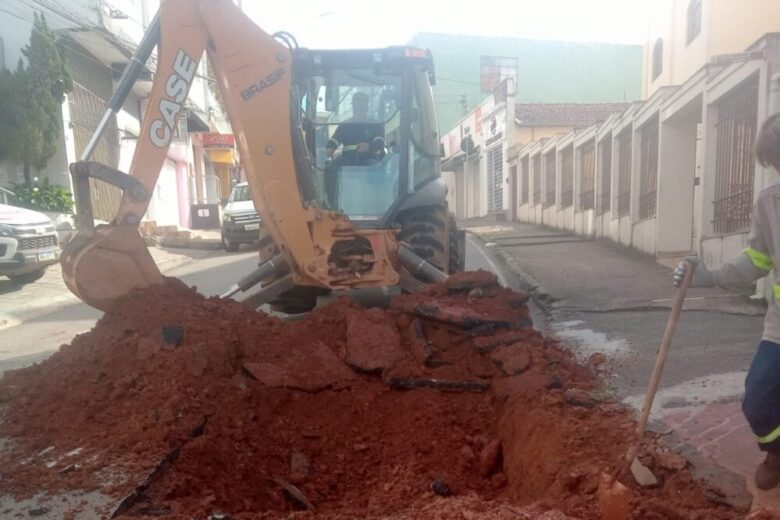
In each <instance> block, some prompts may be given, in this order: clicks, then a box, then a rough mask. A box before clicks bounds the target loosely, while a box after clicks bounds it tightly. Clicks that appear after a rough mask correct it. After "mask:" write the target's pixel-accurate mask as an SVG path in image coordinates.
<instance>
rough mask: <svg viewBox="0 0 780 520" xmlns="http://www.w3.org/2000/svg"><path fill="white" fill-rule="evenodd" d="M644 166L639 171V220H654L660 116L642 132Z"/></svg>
mask: <svg viewBox="0 0 780 520" xmlns="http://www.w3.org/2000/svg"><path fill="white" fill-rule="evenodd" d="M641 135H642V164H641V167H640V169H639V218H640V219H646V218H652V217H654V216H655V213H656V205H657V199H658V196H657V185H658V116H654V117H653V119H651V120H650V122H648V123H647V124H645V126H643V127H642V130H641Z"/></svg>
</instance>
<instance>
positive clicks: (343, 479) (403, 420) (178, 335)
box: [0, 272, 745, 520]
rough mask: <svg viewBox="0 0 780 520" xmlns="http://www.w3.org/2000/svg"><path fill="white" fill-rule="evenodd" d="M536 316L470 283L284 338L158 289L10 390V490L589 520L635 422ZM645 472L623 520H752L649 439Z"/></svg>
mask: <svg viewBox="0 0 780 520" xmlns="http://www.w3.org/2000/svg"><path fill="white" fill-rule="evenodd" d="M526 300H527V297H526V296H525V295H523V294H519V293H516V292H513V291H511V290H509V289H506V288H501V287H499V285H498V284H497V282H496V278H495V276H494V275H492V274H489V273H486V272H472V273H460V274H458V275H454V276H452V277H451V278H450V279H449V280H448V281H447V282H445V283H442V284H437V285H433V286H430V287H428V288H427V289H426V290H425V291H423V292H421V293H417V294H414V295H401V296H398V297H396V298H395V299H394V300H393V302H392V305H391V306H390V307H389V308H388V309H363V308H359V307H357V306H355V305H354V304H353V303H351V302H350V301H349V300H347V299H341V300H338V301H336V302H334V303H332V304H330V305H327V306H325V307H322V308H318V309H316V310H315V311H313V312H312V313H310V314H308V315H307V316H306V317H304V318H303V319H301V320H299V321H283V320H280V319H278V318H276V317H273V316H270V315H267V314H264V313H262V312H257V311H255V310H253V309H250V308H248V307H246V306H244V305H242V304H240V303H237V302H234V301H231V300H221V299H218V298H209V299H207V298H205V297H203V296H201V295H199V294H198V293H197V292H195V290H194V289H190V288H187V287H186V286H185V285H184V284H182V283H181V282H179V281H177V280H174V279H167V280H166V281H165V283H164V284H161V285H158V286H154V287H151V288H149V289H145V290H138V291H135V292H133V293H131V294H129V295H128V296H126V297H125V298H123V299H122V300H120V301H118V302H116V305H115V306H114V307H113V309H111V310H109V311H108V312H107V313H106V314H105V315H104V316H103V318H101V319H100V321H99V322H98V324H97V325H96V326H95V328H94V329H93V330H92V331H90V332H88V333H86V334H82V335H80V336H78V337H76V338H75V339H74V340H73V342H72V343H71V344H70V345H67V346H63V347H62V348H61V349H60V351H59V352H58V353H56V354H55V355H53V356H52V357H51V358H49V359H47V360H46V361H44V362H42V363H40V364H38V365H35V366H32V367H28V368H24V369H20V370H17V371H13V372H10V373H7V374H6V376H5V378H4V379H2V380H0V406H2V420H1V422H0V437H2V444H0V447H2V450H0V483H1V484H2V493H3V494H4V495H5V496H7V497H13V500H16V501H24V500H25V499H30V498H31V497H37V496H41V493H46V494H48V495H49V496H60V495H62V494H67V495H69V496H73V495H74V494H75V495H76V496H78V495H79V494H87V493H95V492H98V493H100V494H101V496H107V497H109V498H110V501H108V502H107V503H105V504H104V505H103V506H102V507H101V508H100V509H99V510H96V511H87V509H86V508H87V507H88V506H87V505H86V503H81V504H79V503H78V501H76V502H75V503H74V505H73V507H72V508H71V509H70V510H68V511H64V512H61V513H58V514H59V515H60V516H58V517H60V518H80V517H84V518H95V517H103V518H108V517H112V516H113V517H116V518H143V517H148V518H152V517H154V518H159V517H164V518H176V519H190V518H203V519H205V518H213V519H217V518H222V519H227V518H235V519H276V518H279V519H281V518H291V517H292V518H315V517H316V518H321V519H337V518H369V519H379V518H389V519H450V518H464V519H503V518H507V519H509V518H512V519H529V520H530V519H547V520H560V519H570V518H575V519H594V518H598V513H597V503H596V490H597V488H598V482H599V475H600V474H601V473H602V472H603V471H611V470H612V469H613V468H615V467H617V465H618V463H619V459H620V457H621V456H622V455H623V453H624V451H625V449H626V447H627V445H628V441H629V439H630V438H631V433H632V431H633V429H634V427H635V423H634V421H633V420H632V413H631V412H630V411H629V410H627V409H626V408H624V407H623V406H622V405H619V404H617V403H614V402H611V401H609V400H605V399H603V398H599V397H598V396H600V395H604V393H603V392H602V390H603V385H602V382H601V381H600V380H599V378H598V376H597V375H596V374H595V372H594V371H593V368H592V367H589V366H583V365H579V364H578V363H577V361H576V360H575V358H574V356H573V355H572V354H571V353H570V352H568V351H567V350H565V349H563V348H562V347H561V346H559V345H558V344H557V343H556V342H555V341H553V340H550V339H548V338H545V337H544V336H543V335H542V334H541V333H540V332H538V331H536V330H534V329H533V328H532V324H531V320H530V318H529V314H528V308H527V306H526ZM639 458H640V460H641V461H642V462H643V463H644V464H645V465H647V466H648V467H649V468H650V469H651V470H652V471H653V473H654V474H655V476H656V477H657V478H658V480H659V484H658V486H657V487H654V488H646V487H639V486H638V485H636V484H635V483H634V482H633V481H627V482H625V483H626V484H627V485H629V486H631V487H633V488H635V489H634V499H633V502H632V510H633V513H632V515H633V516H632V517H633V518H637V519H651V520H652V519H659V520H660V519H677V518H680V519H693V518H699V519H737V518H743V517H744V514H745V511H740V510H735V509H733V508H730V507H729V506H727V505H724V504H722V503H720V502H719V501H718V496H717V493H716V492H715V491H714V490H711V489H707V488H704V487H701V486H700V485H699V484H697V483H696V482H694V480H693V479H692V477H691V475H690V473H689V472H688V470H687V469H686V461H685V460H684V459H682V458H680V457H679V456H678V455H676V454H674V453H670V452H668V451H666V450H665V449H664V448H661V447H660V446H659V445H658V444H657V442H656V439H655V437H654V436H653V434H647V435H646V436H645V438H644V441H643V444H642V448H641V450H640V454H639ZM627 480H630V477H628V479H627ZM2 503H8V502H0V504H2ZM17 503H21V502H17ZM30 507H32V506H30ZM49 511H50V509H49V508H48V507H41V508H40V509H39V512H40V513H41V515H45V514H46V513H47V512H49ZM17 512H18V511H13V512H12V510H11V509H6V510H5V511H4V510H2V507H0V513H2V514H3V516H4V517H7V516H8V515H9V514H11V513H14V514H16V513H17ZM27 513H28V511H22V512H20V513H19V514H22V516H23V517H24V515H26V514H27Z"/></svg>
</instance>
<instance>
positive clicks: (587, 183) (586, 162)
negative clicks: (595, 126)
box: [580, 139, 596, 210]
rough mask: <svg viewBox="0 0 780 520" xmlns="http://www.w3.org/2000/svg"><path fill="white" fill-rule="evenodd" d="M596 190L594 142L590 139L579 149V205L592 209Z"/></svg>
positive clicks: (584, 208)
mask: <svg viewBox="0 0 780 520" xmlns="http://www.w3.org/2000/svg"><path fill="white" fill-rule="evenodd" d="M595 190H596V142H595V141H594V140H593V139H591V140H590V141H588V142H587V143H585V145H584V146H582V148H581V149H580V207H581V208H582V209H583V210H588V209H593V203H594V201H595V196H594V195H595Z"/></svg>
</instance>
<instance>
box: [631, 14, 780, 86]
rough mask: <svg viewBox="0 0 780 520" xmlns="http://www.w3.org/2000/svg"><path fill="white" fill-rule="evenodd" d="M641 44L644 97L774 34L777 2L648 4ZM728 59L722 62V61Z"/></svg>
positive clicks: (778, 24)
mask: <svg viewBox="0 0 780 520" xmlns="http://www.w3.org/2000/svg"><path fill="white" fill-rule="evenodd" d="M649 5H650V6H651V10H650V20H649V28H648V33H647V40H646V42H645V45H644V67H643V77H644V80H643V83H644V92H645V97H649V96H651V95H653V93H654V92H655V91H656V90H657V89H658V88H660V87H664V86H671V85H682V84H683V83H685V82H686V81H688V79H689V78H690V77H691V76H693V75H694V74H696V73H697V72H698V71H699V70H700V69H701V68H702V67H703V66H704V65H705V64H706V63H710V62H712V61H713V60H714V61H716V62H717V60H718V57H719V56H722V55H729V54H734V53H740V52H743V51H745V50H746V49H747V48H748V47H750V46H751V45H752V44H753V43H755V42H756V41H758V40H759V39H760V38H761V37H762V36H763V35H764V34H767V33H772V32H776V31H780V2H773V1H766V0H739V1H738V2H735V1H733V0H653V2H651V3H650V4H649ZM726 59H728V58H726Z"/></svg>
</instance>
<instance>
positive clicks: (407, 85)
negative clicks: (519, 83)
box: [292, 47, 440, 227]
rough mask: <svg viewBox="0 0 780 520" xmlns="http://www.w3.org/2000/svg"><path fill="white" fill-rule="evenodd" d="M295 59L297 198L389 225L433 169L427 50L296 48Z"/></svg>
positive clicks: (435, 141)
mask: <svg viewBox="0 0 780 520" xmlns="http://www.w3.org/2000/svg"><path fill="white" fill-rule="evenodd" d="M294 59H295V63H294V67H293V70H294V77H293V93H292V106H293V111H294V112H295V113H294V114H293V120H294V122H295V125H294V130H293V133H294V136H293V142H294V145H295V156H296V161H297V163H298V164H297V165H296V166H297V170H298V175H299V183H300V185H301V190H302V196H303V198H304V200H305V201H312V202H316V204H317V205H318V206H319V207H322V208H326V209H331V210H337V211H341V212H343V213H344V214H346V215H347V216H348V217H349V218H350V220H351V221H352V222H353V224H354V225H356V226H361V225H363V226H370V227H387V226H389V225H390V224H391V223H392V221H393V217H394V215H395V213H396V212H397V210H398V208H400V207H401V206H402V205H403V203H404V201H405V200H407V199H408V198H409V197H410V196H413V194H414V193H416V192H417V191H418V190H419V189H420V188H421V187H422V186H424V185H425V184H426V183H428V182H430V181H431V180H433V179H436V178H438V177H439V173H440V172H439V158H440V156H439V135H438V128H437V124H436V113H435V110H434V104H433V96H432V93H431V84H432V83H433V78H434V73H433V62H432V59H431V55H430V53H429V52H428V51H425V50H421V49H415V48H411V47H390V48H386V49H378V50H357V51H355V50H348V51H345V50H323V51H314V50H308V49H299V50H296V51H295V54H294Z"/></svg>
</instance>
